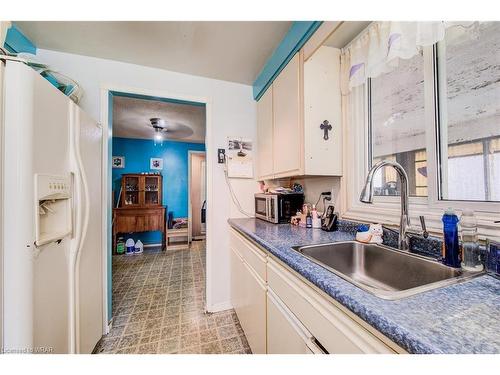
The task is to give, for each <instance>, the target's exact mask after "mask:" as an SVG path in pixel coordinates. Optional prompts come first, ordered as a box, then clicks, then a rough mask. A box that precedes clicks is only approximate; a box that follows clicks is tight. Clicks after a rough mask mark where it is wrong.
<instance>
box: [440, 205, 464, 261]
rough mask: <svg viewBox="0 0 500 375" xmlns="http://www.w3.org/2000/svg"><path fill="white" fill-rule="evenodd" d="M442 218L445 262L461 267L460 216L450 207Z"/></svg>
mask: <svg viewBox="0 0 500 375" xmlns="http://www.w3.org/2000/svg"><path fill="white" fill-rule="evenodd" d="M441 220H442V221H443V236H444V243H443V247H444V249H443V250H444V251H443V253H444V254H443V263H444V264H445V265H447V266H450V267H454V268H459V267H460V258H459V250H460V248H459V242H458V225H457V224H458V217H457V215H455V211H453V209H452V208H448V209H447V210H446V211H445V213H444V215H443V217H442V219H441Z"/></svg>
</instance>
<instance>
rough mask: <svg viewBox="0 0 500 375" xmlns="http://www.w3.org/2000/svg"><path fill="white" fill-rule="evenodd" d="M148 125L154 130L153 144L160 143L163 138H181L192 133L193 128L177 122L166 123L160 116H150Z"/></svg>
mask: <svg viewBox="0 0 500 375" xmlns="http://www.w3.org/2000/svg"><path fill="white" fill-rule="evenodd" d="M149 122H150V123H149V125H150V126H151V127H152V128H153V130H154V138H153V139H154V141H155V144H157V143H160V144H161V143H162V142H163V140H164V138H173V139H182V138H186V137H189V136H190V135H192V134H193V129H191V128H190V127H189V126H186V125H183V124H179V123H169V124H168V125H167V123H166V122H165V120H163V119H162V118H160V117H152V118H150V119H149Z"/></svg>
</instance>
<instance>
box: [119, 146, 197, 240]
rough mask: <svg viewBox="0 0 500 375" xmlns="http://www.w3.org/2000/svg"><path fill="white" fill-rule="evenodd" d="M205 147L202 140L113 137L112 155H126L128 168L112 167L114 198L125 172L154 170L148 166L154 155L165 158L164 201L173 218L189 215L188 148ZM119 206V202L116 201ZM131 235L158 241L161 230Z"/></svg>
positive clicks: (162, 172)
mask: <svg viewBox="0 0 500 375" xmlns="http://www.w3.org/2000/svg"><path fill="white" fill-rule="evenodd" d="M191 150H192V151H205V145H204V144H203V143H187V142H175V141H163V145H156V146H155V145H154V142H153V140H146V139H129V138H115V137H113V156H125V168H113V176H112V178H113V190H114V191H115V198H117V197H118V193H119V191H120V179H121V175H122V174H123V173H140V172H155V171H154V170H151V169H149V166H150V159H151V158H162V159H163V170H162V171H160V172H161V174H162V175H163V205H164V206H168V211H169V212H170V211H172V212H173V214H174V218H176V217H187V216H188V151H191ZM115 206H116V202H115ZM132 238H133V239H134V240H135V241H137V240H138V239H140V240H141V241H142V242H143V243H145V244H147V243H158V242H160V241H161V234H160V233H159V232H155V233H134V234H133V235H132Z"/></svg>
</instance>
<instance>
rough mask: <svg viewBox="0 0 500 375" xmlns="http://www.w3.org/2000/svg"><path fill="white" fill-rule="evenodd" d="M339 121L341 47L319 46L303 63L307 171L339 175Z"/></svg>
mask: <svg viewBox="0 0 500 375" xmlns="http://www.w3.org/2000/svg"><path fill="white" fill-rule="evenodd" d="M341 121H342V113H341V96H340V50H339V49H338V48H333V47H328V46H321V47H320V48H319V49H318V50H316V52H315V53H314V54H313V55H312V56H311V58H309V59H308V60H307V61H306V62H305V63H304V130H305V132H304V152H305V171H306V174H308V175H318V176H341V175H342V126H341V125H342V124H341ZM322 125H323V129H322ZM325 127H326V129H325Z"/></svg>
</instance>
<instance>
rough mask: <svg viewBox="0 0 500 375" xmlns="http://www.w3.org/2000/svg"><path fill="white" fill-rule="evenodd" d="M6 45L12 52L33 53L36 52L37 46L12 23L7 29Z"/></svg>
mask: <svg viewBox="0 0 500 375" xmlns="http://www.w3.org/2000/svg"><path fill="white" fill-rule="evenodd" d="M4 47H5V48H6V49H7V50H8V51H9V52H11V53H20V52H28V53H31V54H33V55H35V54H36V46H35V45H34V44H33V42H31V40H29V39H28V38H27V37H26V36H25V35H24V34H23V33H22V31H21V30H19V29H18V28H17V27H16V26H15V25H12V26H11V27H10V28H9V29H8V30H7V35H6V36H5V43H4Z"/></svg>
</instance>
